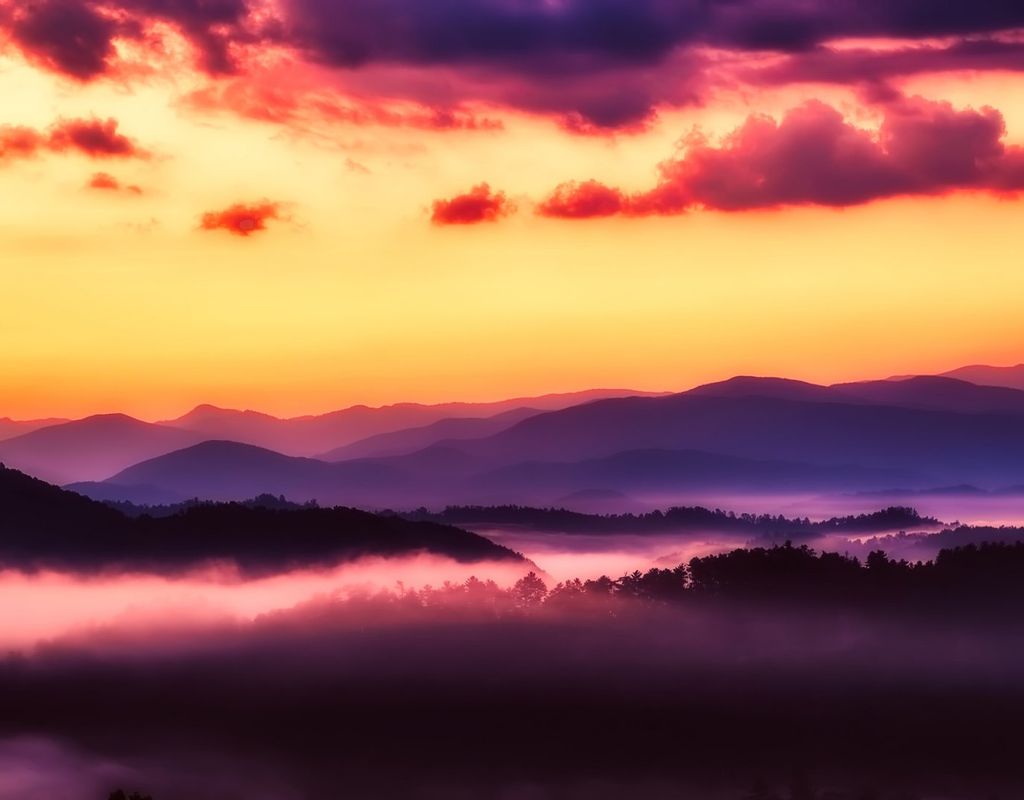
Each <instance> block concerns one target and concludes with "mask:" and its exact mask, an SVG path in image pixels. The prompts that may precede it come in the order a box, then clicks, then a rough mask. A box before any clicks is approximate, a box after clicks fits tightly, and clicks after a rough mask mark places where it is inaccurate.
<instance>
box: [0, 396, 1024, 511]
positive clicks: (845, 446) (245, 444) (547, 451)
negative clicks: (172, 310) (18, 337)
mask: <svg viewBox="0 0 1024 800" xmlns="http://www.w3.org/2000/svg"><path fill="white" fill-rule="evenodd" d="M609 394H611V395H613V396H610V397H609V396H607V395H609ZM621 394H622V393H620V392H615V391H610V392H609V391H606V390H601V391H598V392H586V393H579V394H575V395H552V396H548V397H545V398H526V399H517V400H509V401H504V402H500V403H491V404H483V405H480V404H448V405H444V406H416V405H400V406H388V407H385V408H381V409H366V408H354V409H347V410H345V411H341V412H336V413H335V414H333V415H324V416H322V417H300V418H295V419H291V420H280V419H277V418H274V417H270V416H268V415H264V414H259V413H256V412H233V411H225V410H222V409H214V408H212V407H201V408H199V409H196V410H195V411H193V412H191V413H190V414H189V415H186V416H185V417H182V418H179V419H178V420H170V421H166V422H163V423H145V422H141V421H139V420H134V419H132V418H130V417H125V416H123V415H110V416H103V417H92V418H88V419H85V420H79V421H75V422H68V423H62V424H58V425H53V426H50V427H45V428H41V429H38V430H35V431H32V432H29V433H26V434H23V435H21V436H17V437H14V438H12V439H8V440H7V441H3V442H0V462H5V463H7V464H8V465H10V466H14V467H17V468H20V469H24V470H26V471H28V472H31V473H33V474H36V475H37V476H39V477H43V478H47V479H49V480H53V481H59V482H61V483H66V484H69V485H71V487H72V488H74V489H75V490H76V491H79V492H82V493H85V494H88V495H89V496H90V497H94V498H97V499H101V500H128V501H132V502H135V503H173V502H180V501H182V500H187V499H190V498H193V497H200V498H209V499H214V500H238V499H243V498H247V497H252V496H254V495H257V494H262V493H270V494H275V495H285V496H287V497H289V498H290V499H292V500H297V501H306V500H314V499H315V500H318V501H320V502H324V503H331V504H335V503H343V504H346V505H354V506H360V507H365V508H382V507H390V508H412V507H415V506H417V505H429V506H432V507H436V506H438V505H439V504H441V505H443V504H448V503H476V502H480V503H506V502H507V503H534V504H537V503H540V504H543V503H551V502H555V501H556V500H557V498H561V497H565V496H587V495H594V494H595V493H599V494H601V495H602V496H616V494H622V495H629V496H631V497H638V498H642V497H644V496H645V495H647V496H658V497H659V498H661V499H670V498H671V496H672V495H687V494H688V493H692V492H709V491H717V490H722V491H732V492H750V493H758V492H764V493H780V492H781V493H784V492H793V493H799V492H878V491H885V490H887V489H893V488H894V487H900V488H902V489H906V490H910V491H924V490H929V489H932V488H935V487H939V486H954V485H960V484H964V485H966V484H970V485H973V486H976V487H980V488H981V489H986V490H993V489H998V488H1001V487H1005V486H1011V485H1020V484H1022V483H1024V391H1022V390H1019V389H1013V388H1008V387H1001V386H989V385H978V384H974V383H970V382H967V381H963V380H959V379H956V378H950V377H944V376H912V377H908V378H903V379H890V380H881V381H864V382H857V383H843V384H835V385H831V386H823V385H817V384H811V383H806V382H801V381H794V380H788V379H782V378H763V377H750V376H740V377H736V378H732V379H730V380H726V381H721V382H718V383H713V384H706V385H703V386H698V387H696V388H694V389H691V390H689V391H686V392H681V393H676V394H647V395H639V394H634V395H629V394H628V393H627V395H626V396H621ZM443 414H449V415H451V414H454V416H447V417H441V418H439V419H434V418H433V417H437V416H438V415H443ZM357 419H361V420H362V423H360V425H359V426H358V430H359V431H360V432H361V433H367V432H368V431H369V432H370V435H367V436H361V437H359V436H356V431H357V426H356V423H355V420H357ZM367 420H369V422H367ZM410 420H414V421H415V422H416V423H420V422H424V421H425V420H426V422H425V424H412V425H409V426H407V427H401V426H402V425H403V424H404V423H406V422H408V421H410ZM388 425H392V426H399V427H397V428H392V429H389V430H381V429H382V428H386V427H387V426H388ZM318 426H319V429H320V430H321V431H323V430H327V429H330V430H331V431H333V432H332V433H331V434H330V435H331V436H334V437H339V436H340V437H341V438H342V441H343V443H342V444H336V442H337V441H338V439H337V438H334V439H330V438H317V437H316V436H314V434H313V431H315V430H317V429H318ZM296 431H298V433H296ZM373 431H376V432H373ZM323 436H327V434H323ZM274 437H283V438H282V439H281V440H282V441H283V440H284V439H287V441H288V442H289V443H290V444H289V447H287V448H273V447H268V446H265V445H260V444H256V443H254V442H253V441H251V440H252V439H267V438H271V439H273V438H274ZM289 437H290V438H289ZM346 437H348V438H346ZM328 445H333V446H328ZM297 449H299V450H307V451H311V452H313V453H319V454H320V455H317V456H316V457H309V456H307V455H296V454H295V451H296V450H297Z"/></svg>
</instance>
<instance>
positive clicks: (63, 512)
mask: <svg viewBox="0 0 1024 800" xmlns="http://www.w3.org/2000/svg"><path fill="white" fill-rule="evenodd" d="M418 552H427V553H432V554H435V555H441V556H446V557H449V558H453V559H455V560H459V561H467V562H474V561H483V560H500V561H522V558H521V557H520V556H518V555H516V554H515V553H513V552H511V551H510V550H507V549H506V548H504V547H500V546H498V545H495V544H493V543H492V542H490V541H488V540H487V539H484V538H482V537H480V536H477V535H475V534H472V533H469V532H467V531H463V530H460V529H458V528H453V527H450V526H448V525H441V524H436V523H430V522H409V521H406V520H402V519H399V518H397V517H393V516H389V517H379V516H375V515H373V514H368V513H366V512H362V511H356V510H354V509H350V508H329V509H325V508H304V509H290V508H279V507H275V508H268V507H264V506H261V505H254V504H247V505H241V504H203V505H198V506H194V507H190V508H187V509H185V510H183V511H181V512H179V513H176V514H172V515H170V516H164V517H157V518H154V517H150V516H139V517H134V518H129V517H127V516H125V515H123V514H121V513H120V512H118V511H116V510H114V509H113V508H110V507H108V506H106V505H104V504H102V503H98V502H94V501H92V500H89V499H87V498H85V497H83V496H81V495H78V494H75V493H74V492H69V491H65V490H63V489H59V488H57V487H56V486H51V485H50V484H47V483H45V482H43V481H40V480H38V479H35V478H31V477H29V476H27V475H24V474H23V473H21V472H18V471H16V470H11V469H7V468H3V467H0V566H2V567H12V566H14V567H21V568H57V569H88V570H93V569H109V568H115V567H116V568H128V569H144V570H152V571H157V572H164V571H174V570H178V569H187V568H190V567H194V566H196V565H198V564H201V563H203V562H208V561H217V562H224V561H228V562H234V563H236V564H237V565H238V566H239V567H240V568H241V569H243V570H245V571H247V572H260V571H263V570H268V571H275V570H281V569H285V568H288V567H295V566H308V565H313V564H324V565H327V564H334V563H338V562H340V561H345V560H351V559H354V558H359V557H362V556H369V555H374V556H395V555H409V554H413V553H418Z"/></svg>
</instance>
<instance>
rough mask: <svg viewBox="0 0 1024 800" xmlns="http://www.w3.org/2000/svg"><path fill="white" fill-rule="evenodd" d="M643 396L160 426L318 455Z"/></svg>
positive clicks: (213, 413)
mask: <svg viewBox="0 0 1024 800" xmlns="http://www.w3.org/2000/svg"><path fill="white" fill-rule="evenodd" d="M643 394H650V393H644V392H635V391H632V390H629V389H593V390H588V391H582V392H570V393H566V394H549V395H542V396H539V397H526V398H514V399H510V400H500V401H496V402H490V403H440V404H437V405H423V404H419V403H398V404H395V405H389V406H381V407H379V408H371V407H369V406H364V405H359V406H352V407H351V408H345V409H342V410H340V411H332V412H330V413H327V414H319V415H312V416H302V417H292V418H288V419H280V418H278V417H273V416H270V415H269V414H262V413H259V412H256V411H237V410H233V409H225V408H218V407H216V406H212V405H201V406H197V407H196V408H194V409H193V410H192V411H190V412H189V413H187V414H185V415H184V416H182V417H178V418H177V419H172V420H166V421H164V422H161V423H160V424H161V425H165V426H168V427H172V428H179V429H181V430H187V431H191V432H192V433H194V434H196V435H197V439H202V440H227V441H234V442H241V443H243V444H252V445H256V446H258V447H265V448H267V449H269V450H274V451H277V452H279V453H284V454H286V455H295V456H314V455H317V454H321V453H328V452H329V451H331V450H335V449H337V448H340V447H344V446H346V445H350V444H352V443H354V442H358V441H360V440H363V439H367V438H369V437H372V436H377V435H380V434H383V433H389V432H392V431H399V430H403V429H408V428H417V427H423V426H425V425H431V424H433V423H435V422H438V421H440V420H445V419H461V418H486V417H493V416H496V415H499V414H504V413H507V412H510V411H516V410H518V409H522V408H534V409H538V410H541V411H549V410H554V409H560V408H567V407H569V406H572V405H577V404H579V403H586V402H590V401H593V400H600V399H605V398H608V397H625V396H630V395H643Z"/></svg>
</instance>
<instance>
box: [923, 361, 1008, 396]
mask: <svg viewBox="0 0 1024 800" xmlns="http://www.w3.org/2000/svg"><path fill="white" fill-rule="evenodd" d="M942 375H943V377H946V378H957V379H958V380H962V381H970V382H971V383H977V384H979V385H982V386H1005V387H1007V388H1010V389H1021V390H1024V364H1017V365H1016V366H1014V367H990V366H987V365H985V364H972V365H971V366H967V367H960V368H958V369H954V370H950V371H949V372H944V373H942Z"/></svg>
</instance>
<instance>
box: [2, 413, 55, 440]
mask: <svg viewBox="0 0 1024 800" xmlns="http://www.w3.org/2000/svg"><path fill="white" fill-rule="evenodd" d="M67 421H68V420H66V419H57V418H54V419H11V418H10V417H0V442H3V441H6V440H7V439H13V438H14V437H15V436H22V435H24V434H26V433H31V432H32V431H37V430H39V429H40V428H48V427H50V426H51V425H60V424H62V423H64V422H67Z"/></svg>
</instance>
